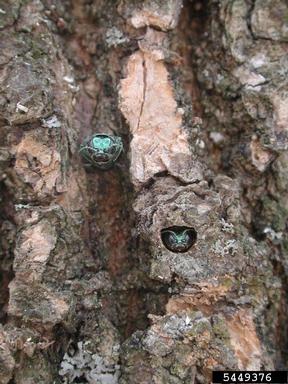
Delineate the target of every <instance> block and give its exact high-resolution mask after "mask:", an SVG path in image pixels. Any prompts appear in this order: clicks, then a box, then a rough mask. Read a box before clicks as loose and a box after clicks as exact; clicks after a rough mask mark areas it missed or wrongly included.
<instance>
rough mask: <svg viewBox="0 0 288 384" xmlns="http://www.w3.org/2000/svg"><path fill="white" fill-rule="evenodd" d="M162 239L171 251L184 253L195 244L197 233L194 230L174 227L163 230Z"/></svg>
mask: <svg viewBox="0 0 288 384" xmlns="http://www.w3.org/2000/svg"><path fill="white" fill-rule="evenodd" d="M161 239H162V242H163V244H164V245H165V247H166V248H167V249H169V251H171V252H175V253H184V252H187V251H188V249H190V248H191V247H192V245H193V244H195V242H196V240H197V232H196V231H195V229H193V228H189V227H180V226H174V227H169V228H165V229H162V231H161Z"/></svg>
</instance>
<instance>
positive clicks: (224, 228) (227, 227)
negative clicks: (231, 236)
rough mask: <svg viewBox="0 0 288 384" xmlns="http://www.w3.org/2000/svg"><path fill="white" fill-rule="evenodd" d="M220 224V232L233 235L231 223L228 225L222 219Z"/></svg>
mask: <svg viewBox="0 0 288 384" xmlns="http://www.w3.org/2000/svg"><path fill="white" fill-rule="evenodd" d="M221 224H222V231H223V232H227V233H234V231H235V230H234V225H233V224H232V223H228V222H227V221H225V219H223V217H222V218H221Z"/></svg>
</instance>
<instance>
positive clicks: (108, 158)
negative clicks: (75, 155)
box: [79, 133, 123, 169]
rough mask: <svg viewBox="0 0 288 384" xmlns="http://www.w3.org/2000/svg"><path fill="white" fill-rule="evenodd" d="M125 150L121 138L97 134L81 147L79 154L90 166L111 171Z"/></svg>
mask: <svg viewBox="0 0 288 384" xmlns="http://www.w3.org/2000/svg"><path fill="white" fill-rule="evenodd" d="M122 150H123V143H122V140H121V138H120V137H118V136H111V135H108V134H104V133H96V134H95V135H93V136H92V137H91V138H89V139H88V140H85V141H84V143H83V144H82V145H81V146H80V150H79V153H80V154H81V155H82V157H83V158H84V160H85V161H86V162H88V164H89V165H91V166H94V167H96V168H100V169H110V168H111V167H112V166H113V165H114V163H115V162H116V160H117V159H118V157H119V156H120V154H121V152H122Z"/></svg>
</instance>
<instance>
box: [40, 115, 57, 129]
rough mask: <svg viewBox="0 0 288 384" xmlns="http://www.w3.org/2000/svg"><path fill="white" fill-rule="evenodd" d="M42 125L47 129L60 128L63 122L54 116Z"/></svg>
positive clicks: (43, 120)
mask: <svg viewBox="0 0 288 384" xmlns="http://www.w3.org/2000/svg"><path fill="white" fill-rule="evenodd" d="M42 125H43V127H46V128H60V127H61V122H60V121H59V120H58V117H57V116H56V115H52V116H49V117H47V119H42Z"/></svg>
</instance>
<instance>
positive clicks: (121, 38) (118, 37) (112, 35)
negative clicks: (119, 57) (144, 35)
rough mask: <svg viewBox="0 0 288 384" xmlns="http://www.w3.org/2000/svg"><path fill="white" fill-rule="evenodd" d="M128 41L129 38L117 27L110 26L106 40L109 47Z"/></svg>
mask: <svg viewBox="0 0 288 384" xmlns="http://www.w3.org/2000/svg"><path fill="white" fill-rule="evenodd" d="M128 41H129V38H128V37H127V36H125V35H124V34H123V32H122V31H120V30H119V29H118V28H116V27H112V28H109V29H108V30H107V32H106V42H107V45H108V47H117V45H121V44H123V43H127V42H128Z"/></svg>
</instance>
